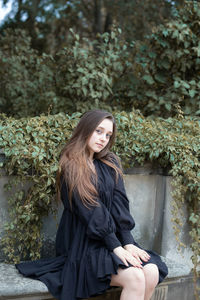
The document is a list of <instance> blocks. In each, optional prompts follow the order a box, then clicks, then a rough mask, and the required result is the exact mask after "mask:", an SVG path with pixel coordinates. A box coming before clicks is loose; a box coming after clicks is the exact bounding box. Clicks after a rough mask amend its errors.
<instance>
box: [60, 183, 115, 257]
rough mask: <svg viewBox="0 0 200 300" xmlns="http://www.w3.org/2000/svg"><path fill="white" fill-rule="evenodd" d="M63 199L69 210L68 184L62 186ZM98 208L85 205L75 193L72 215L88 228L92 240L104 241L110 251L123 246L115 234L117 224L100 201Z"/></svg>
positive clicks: (87, 231)
mask: <svg viewBox="0 0 200 300" xmlns="http://www.w3.org/2000/svg"><path fill="white" fill-rule="evenodd" d="M61 197H62V200H63V203H64V206H65V207H67V208H68V209H70V208H69V201H68V190H67V186H66V183H65V182H64V183H63V184H62V188H61ZM97 202H98V206H90V207H89V208H88V207H86V206H85V205H83V203H82V201H81V199H80V197H79V195H78V193H77V192H74V193H73V198H72V203H73V207H72V213H74V214H76V215H77V216H78V217H79V219H80V220H81V222H82V223H83V224H84V225H85V226H86V234H87V235H88V237H89V238H91V239H96V240H102V241H103V242H104V243H105V245H106V247H107V248H108V249H109V250H111V251H112V250H113V249H114V248H117V247H119V246H121V243H120V241H119V240H118V238H117V236H116V234H115V232H116V226H115V222H114V220H113V218H112V216H111V214H110V213H109V212H108V210H107V208H106V207H105V205H104V204H103V203H101V202H100V201H99V200H98V199H97Z"/></svg>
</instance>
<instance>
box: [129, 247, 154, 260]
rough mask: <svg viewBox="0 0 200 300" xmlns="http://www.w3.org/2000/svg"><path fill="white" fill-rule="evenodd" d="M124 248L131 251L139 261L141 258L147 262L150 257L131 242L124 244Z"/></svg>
mask: <svg viewBox="0 0 200 300" xmlns="http://www.w3.org/2000/svg"><path fill="white" fill-rule="evenodd" d="M124 249H126V250H127V251H128V252H129V253H131V254H132V255H133V256H134V257H135V258H136V259H137V260H138V261H139V262H141V260H143V261H145V262H147V261H148V260H149V259H150V255H149V254H148V253H147V252H146V251H144V250H142V249H140V248H138V247H137V246H135V245H133V244H128V245H125V246H124Z"/></svg>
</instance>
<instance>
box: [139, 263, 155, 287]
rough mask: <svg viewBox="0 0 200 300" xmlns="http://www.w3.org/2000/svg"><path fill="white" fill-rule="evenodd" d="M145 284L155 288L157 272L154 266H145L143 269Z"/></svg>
mask: <svg viewBox="0 0 200 300" xmlns="http://www.w3.org/2000/svg"><path fill="white" fill-rule="evenodd" d="M143 271H144V276H145V282H146V284H148V285H152V286H156V285H157V284H158V280H159V270H158V267H157V266H156V265H155V264H147V265H146V266H144V268H143Z"/></svg>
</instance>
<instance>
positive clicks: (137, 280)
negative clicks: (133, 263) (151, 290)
mask: <svg viewBox="0 0 200 300" xmlns="http://www.w3.org/2000/svg"><path fill="white" fill-rule="evenodd" d="M126 270H127V272H126V274H125V276H124V280H123V287H127V288H129V289H132V288H133V289H142V290H143V289H145V276H144V272H143V270H142V269H139V268H134V267H130V268H128V269H126Z"/></svg>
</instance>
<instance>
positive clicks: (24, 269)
mask: <svg viewBox="0 0 200 300" xmlns="http://www.w3.org/2000/svg"><path fill="white" fill-rule="evenodd" d="M148 252H149V254H150V255H151V259H150V260H149V262H148V263H155V264H156V265H157V266H158V268H159V272H160V278H159V282H161V281H162V280H163V279H164V277H165V276H166V275H167V267H166V265H165V264H164V263H163V262H162V261H161V259H160V257H159V256H158V255H157V254H156V253H154V252H151V251H148ZM145 264H146V263H144V265H145ZM129 266H131V265H129ZM16 268H17V269H18V270H19V272H20V273H21V274H23V275H24V276H27V277H30V278H33V279H38V280H40V281H42V282H43V283H45V284H46V286H47V287H48V289H49V291H50V293H51V294H52V295H53V296H54V297H55V298H57V299H59V300H66V299H70V300H77V299H81V298H89V297H91V296H94V295H99V294H102V293H103V292H105V291H106V290H107V289H108V288H109V287H110V280H111V275H112V274H117V270H118V268H127V267H126V266H125V265H124V264H123V263H122V261H121V260H120V259H119V258H118V257H117V256H116V255H115V254H114V253H113V252H110V251H108V250H107V249H106V248H100V249H97V250H94V251H93V252H92V253H91V254H90V255H87V256H85V257H83V258H82V259H81V260H75V261H74V260H73V261H71V260H70V259H69V258H68V257H67V256H58V257H55V258H51V259H41V260H37V261H33V262H24V263H20V264H17V265H16Z"/></svg>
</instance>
